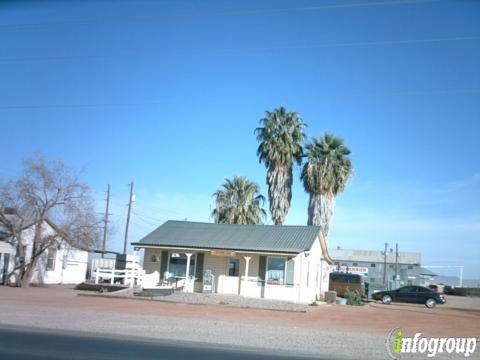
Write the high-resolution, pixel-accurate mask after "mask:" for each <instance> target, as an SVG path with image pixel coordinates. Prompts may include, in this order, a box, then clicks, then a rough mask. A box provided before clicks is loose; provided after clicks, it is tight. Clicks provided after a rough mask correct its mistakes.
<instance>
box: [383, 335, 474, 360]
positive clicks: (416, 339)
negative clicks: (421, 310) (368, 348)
mask: <svg viewBox="0 0 480 360" xmlns="http://www.w3.org/2000/svg"><path fill="white" fill-rule="evenodd" d="M477 342H478V339H477V338H475V337H471V338H453V337H451V338H447V337H441V338H440V337H430V338H427V337H422V333H421V332H417V333H416V334H414V335H413V337H407V336H406V334H405V332H404V331H403V330H402V329H400V328H396V329H393V330H390V332H389V333H388V335H387V339H386V342H385V345H386V348H387V353H388V354H389V355H390V357H391V358H392V359H400V358H401V355H402V354H420V355H426V356H427V357H430V358H431V357H434V356H436V355H437V354H442V353H447V354H458V355H459V356H462V355H463V356H464V357H469V356H470V355H471V354H473V353H474V352H475V349H476V347H477Z"/></svg>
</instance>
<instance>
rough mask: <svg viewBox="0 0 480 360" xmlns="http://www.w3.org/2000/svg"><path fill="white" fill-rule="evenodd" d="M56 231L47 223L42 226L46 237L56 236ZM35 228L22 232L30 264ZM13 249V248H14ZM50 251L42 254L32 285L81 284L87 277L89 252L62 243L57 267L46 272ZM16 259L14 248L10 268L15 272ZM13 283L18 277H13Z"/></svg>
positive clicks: (56, 262)
mask: <svg viewBox="0 0 480 360" xmlns="http://www.w3.org/2000/svg"><path fill="white" fill-rule="evenodd" d="M54 232H55V230H54V229H53V228H52V227H51V226H50V225H49V224H48V223H47V222H44V223H43V224H42V233H43V235H45V236H48V235H52V234H54ZM33 238H34V228H33V227H31V228H29V229H26V230H24V231H23V232H22V244H23V245H24V246H26V252H25V261H26V262H29V261H30V260H31V255H32V247H33ZM12 248H13V247H12ZM47 256H48V250H46V251H45V252H43V253H42V255H41V256H40V258H39V259H38V262H37V264H36V267H35V270H34V273H33V276H32V283H34V284H79V283H81V282H83V281H85V278H86V276H87V266H88V252H87V251H85V250H82V249H79V248H76V247H73V246H71V245H69V244H68V243H67V242H65V241H61V242H60V244H59V247H58V248H57V253H56V257H55V266H54V268H53V270H46V264H47ZM15 257H16V248H13V253H12V256H11V257H10V267H11V270H13V266H14V263H15ZM10 280H11V281H16V277H15V275H14V276H11V277H10Z"/></svg>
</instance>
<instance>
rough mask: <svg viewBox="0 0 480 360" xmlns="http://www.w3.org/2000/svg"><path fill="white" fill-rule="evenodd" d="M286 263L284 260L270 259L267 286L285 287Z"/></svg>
mask: <svg viewBox="0 0 480 360" xmlns="http://www.w3.org/2000/svg"><path fill="white" fill-rule="evenodd" d="M285 268H286V261H285V259H282V258H268V264H267V284H271V285H284V284H285V273H286V272H285Z"/></svg>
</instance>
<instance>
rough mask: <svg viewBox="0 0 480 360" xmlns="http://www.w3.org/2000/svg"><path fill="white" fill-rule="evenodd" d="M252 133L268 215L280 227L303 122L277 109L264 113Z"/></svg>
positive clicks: (299, 153)
mask: <svg viewBox="0 0 480 360" xmlns="http://www.w3.org/2000/svg"><path fill="white" fill-rule="evenodd" d="M260 125H261V127H259V128H257V129H256V130H255V133H256V135H257V141H258V142H259V143H260V145H259V146H258V150H257V156H258V159H259V161H260V162H263V163H264V164H265V166H266V167H267V185H268V200H269V203H270V213H271V215H272V219H273V222H274V223H275V224H276V225H282V224H283V222H284V221H285V217H286V216H287V213H288V210H289V208H290V202H291V200H292V182H293V175H292V166H293V163H294V162H296V163H297V164H298V165H300V164H301V163H302V155H303V150H302V145H303V141H304V140H305V133H304V129H305V127H306V125H305V123H304V122H303V120H302V119H301V118H300V116H299V115H298V114H297V113H295V112H288V111H287V110H286V109H285V108H283V107H280V108H278V109H275V110H273V111H272V112H269V111H267V112H266V113H265V117H264V118H263V119H261V120H260Z"/></svg>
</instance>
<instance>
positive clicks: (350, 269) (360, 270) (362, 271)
mask: <svg viewBox="0 0 480 360" xmlns="http://www.w3.org/2000/svg"><path fill="white" fill-rule="evenodd" d="M328 270H329V272H334V271H336V272H343V273H349V274H358V275H364V276H368V267H361V266H346V265H342V266H339V265H329V268H328Z"/></svg>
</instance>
